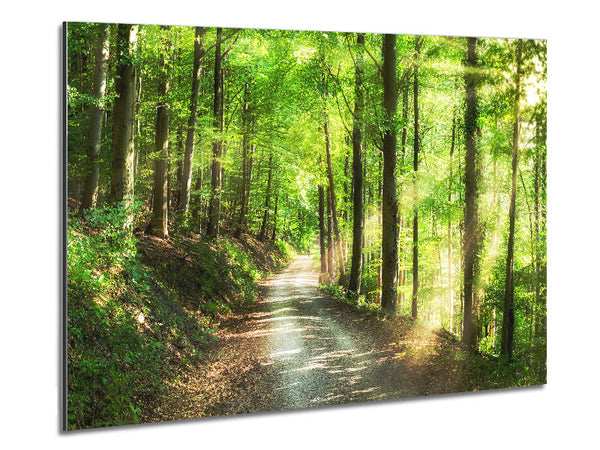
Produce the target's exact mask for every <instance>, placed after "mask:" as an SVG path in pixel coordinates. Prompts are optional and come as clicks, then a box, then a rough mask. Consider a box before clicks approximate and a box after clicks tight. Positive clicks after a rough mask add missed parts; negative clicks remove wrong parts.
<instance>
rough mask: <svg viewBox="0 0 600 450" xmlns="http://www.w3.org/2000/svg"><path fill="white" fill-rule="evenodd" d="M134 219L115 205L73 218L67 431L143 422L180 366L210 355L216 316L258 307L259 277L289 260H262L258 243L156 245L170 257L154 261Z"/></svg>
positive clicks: (279, 256) (228, 241)
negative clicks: (133, 228) (244, 305)
mask: <svg viewBox="0 0 600 450" xmlns="http://www.w3.org/2000/svg"><path fill="white" fill-rule="evenodd" d="M138 211H139V207H134V213H137V212H138ZM128 214H129V211H127V210H126V209H125V208H122V207H112V208H96V209H92V210H90V211H87V212H85V213H84V214H83V215H77V214H76V213H71V214H70V215H69V223H68V248H67V277H68V278H67V279H68V284H67V365H68V411H67V413H68V428H69V429H81V428H90V427H99V426H112V425H121V424H131V423H138V422H140V420H141V418H142V417H143V415H144V411H143V410H144V408H152V407H153V405H154V403H155V402H156V400H157V399H158V398H159V397H160V395H161V393H162V392H164V390H165V387H166V386H167V384H168V383H169V382H170V381H171V378H173V377H174V376H176V375H175V374H174V371H173V370H172V369H173V367H175V366H177V365H186V364H194V363H197V362H198V361H199V360H200V359H201V358H202V355H203V349H205V348H206V346H207V345H208V344H209V343H210V342H211V341H213V340H214V339H215V337H214V334H215V331H216V330H215V329H214V328H211V323H212V319H213V318H214V317H216V316H218V315H222V314H227V313H229V312H230V311H231V308H233V307H234V306H236V305H237V304H240V303H243V302H248V301H253V300H254V298H255V295H256V289H257V281H258V279H259V278H260V277H261V276H264V275H265V273H268V272H269V271H270V270H275V269H277V268H278V267H279V266H280V265H282V264H283V263H284V260H285V258H284V255H283V254H282V253H281V252H279V251H278V252H275V254H276V256H275V257H271V258H274V259H272V260H265V261H261V260H260V258H259V256H261V257H263V259H264V255H263V254H262V253H261V252H260V248H261V247H260V246H259V245H258V244H257V243H256V242H254V241H253V242H246V243H241V242H238V241H235V240H232V239H225V238H223V239H220V240H218V241H216V242H210V243H206V242H201V241H198V240H191V239H188V240H179V239H172V240H171V241H170V244H169V246H170V249H171V251H170V253H169V251H168V250H169V249H168V248H164V247H163V248H157V251H158V252H159V253H157V254H161V255H163V258H162V259H161V258H152V257H151V256H152V254H151V251H150V250H149V247H148V245H146V242H145V241H147V240H149V238H146V237H144V236H139V237H136V236H135V235H134V233H133V232H132V231H131V229H130V228H127V227H125V223H126V219H127V216H128ZM161 242H164V241H161ZM253 245H255V248H253ZM271 245H272V246H276V245H277V244H271ZM279 245H280V246H281V244H279ZM259 253H261V254H260V255H259ZM182 255H183V258H181V256H182ZM175 265H178V266H175ZM200 268H201V270H200Z"/></svg>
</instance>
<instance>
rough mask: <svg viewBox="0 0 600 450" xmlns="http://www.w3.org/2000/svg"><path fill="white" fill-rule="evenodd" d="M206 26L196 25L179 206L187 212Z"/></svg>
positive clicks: (182, 210)
mask: <svg viewBox="0 0 600 450" xmlns="http://www.w3.org/2000/svg"><path fill="white" fill-rule="evenodd" d="M205 35H206V28H204V27H196V34H195V39H194V73H193V76H192V93H191V97H190V115H189V117H188V123H187V134H186V140H185V154H184V159H183V171H182V176H181V187H180V189H181V190H180V193H179V204H178V208H179V210H180V211H181V212H183V213H187V212H188V210H189V207H190V191H191V186H192V166H193V161H194V140H195V137H196V119H197V117H198V92H199V90H200V80H201V78H202V59H203V58H204V48H203V43H204V36H205Z"/></svg>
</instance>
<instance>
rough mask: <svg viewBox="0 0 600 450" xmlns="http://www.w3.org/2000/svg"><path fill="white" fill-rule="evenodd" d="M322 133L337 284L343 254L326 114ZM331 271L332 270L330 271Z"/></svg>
mask: <svg viewBox="0 0 600 450" xmlns="http://www.w3.org/2000/svg"><path fill="white" fill-rule="evenodd" d="M323 133H324V135H325V155H326V158H327V179H328V180H329V187H328V189H329V203H328V204H329V208H330V212H331V214H330V218H331V230H332V231H333V236H334V238H335V253H336V255H337V262H338V270H339V272H340V277H339V284H342V285H343V284H344V275H345V269H344V256H343V254H342V239H341V235H340V227H339V224H338V216H337V204H336V200H335V184H334V181H333V169H332V167H331V137H330V135H329V124H328V119H327V116H326V117H325V122H324V123H323ZM331 273H333V272H331Z"/></svg>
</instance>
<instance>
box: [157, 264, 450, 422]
mask: <svg viewBox="0 0 600 450" xmlns="http://www.w3.org/2000/svg"><path fill="white" fill-rule="evenodd" d="M263 288H264V289H263V295H262V298H260V299H259V300H257V301H256V302H255V303H253V304H249V305H246V307H245V308H244V309H243V310H241V311H238V312H237V313H235V314H232V315H230V316H228V317H227V318H225V319H223V320H222V322H221V323H220V324H219V340H218V342H217V343H216V344H215V345H214V346H213V347H212V349H211V350H210V351H209V352H208V353H207V354H206V355H205V357H204V359H203V362H202V363H201V364H200V365H198V366H195V367H190V368H189V369H188V370H187V371H186V372H184V373H182V374H181V375H180V377H179V382H178V383H177V384H175V385H173V386H172V388H171V389H170V391H169V392H168V394H167V395H165V397H164V400H163V401H162V402H160V403H159V404H157V405H156V406H155V407H154V408H153V410H152V411H151V413H149V414H148V415H147V416H145V420H147V421H151V422H155V421H163V420H176V419H186V418H197V417H205V416H222V415H230V414H242V413H252V412H261V411H277V410H283V409H299V408H307V407H314V406H324V405H333V404H340V403H349V402H361V401H369V400H385V399H396V398H403V397H404V398H405V397H414V396H422V395H431V394H441V393H448V392H457V391H460V390H461V387H460V386H461V385H460V383H459V382H460V379H459V378H456V376H454V375H456V373H457V372H456V371H454V372H452V373H451V372H450V371H448V369H447V368H446V369H444V368H442V367H441V366H440V364H439V363H436V362H432V360H431V357H432V355H433V356H434V357H435V354H436V352H437V350H436V349H437V348H438V347H439V343H438V342H436V341H435V339H434V338H433V335H432V334H431V333H429V334H423V333H408V334H404V335H396V336H394V335H393V334H394V333H393V332H392V331H390V327H386V326H385V325H386V324H385V323H382V322H380V321H378V320H377V319H375V318H373V317H367V316H365V315H364V314H362V313H359V312H357V311H356V310H355V309H354V308H353V307H351V306H348V305H346V304H344V303H343V302H340V301H338V300H334V299H332V298H329V297H327V296H326V295H325V294H324V293H323V292H322V291H320V290H319V288H318V273H317V272H316V271H315V270H313V269H312V259H311V258H309V257H307V256H299V257H297V258H296V259H294V261H292V263H291V264H290V265H289V266H288V267H287V268H286V269H285V270H283V271H282V272H280V273H279V274H277V275H274V276H272V277H270V278H269V279H267V280H266V281H265V282H264V284H263ZM415 349H418V350H417V351H415ZM423 355H424V357H422V356H423ZM453 374H454V375H453ZM457 380H458V382H457Z"/></svg>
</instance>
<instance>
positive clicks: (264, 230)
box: [258, 153, 273, 241]
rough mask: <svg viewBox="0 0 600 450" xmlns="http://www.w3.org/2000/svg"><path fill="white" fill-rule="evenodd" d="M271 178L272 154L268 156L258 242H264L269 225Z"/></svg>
mask: <svg viewBox="0 0 600 450" xmlns="http://www.w3.org/2000/svg"><path fill="white" fill-rule="evenodd" d="M272 177H273V153H270V154H269V174H268V175H267V192H266V193H265V208H264V213H263V220H262V224H261V226H260V234H259V235H258V240H259V241H264V240H265V238H266V236H267V225H268V223H269V210H270V208H271V179H272Z"/></svg>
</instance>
